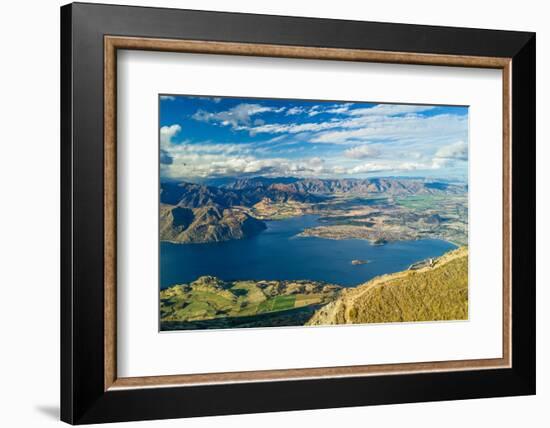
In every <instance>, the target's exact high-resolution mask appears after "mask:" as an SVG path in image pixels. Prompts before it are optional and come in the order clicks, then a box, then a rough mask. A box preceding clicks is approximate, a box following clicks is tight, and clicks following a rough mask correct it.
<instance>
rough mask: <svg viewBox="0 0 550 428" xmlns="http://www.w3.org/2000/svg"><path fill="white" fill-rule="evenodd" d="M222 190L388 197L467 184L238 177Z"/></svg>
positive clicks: (451, 189) (450, 190)
mask: <svg viewBox="0 0 550 428" xmlns="http://www.w3.org/2000/svg"><path fill="white" fill-rule="evenodd" d="M222 187H223V188H224V189H230V190H243V189H250V188H267V189H272V190H278V191H281V192H290V193H309V194H314V195H330V194H334V193H340V194H341V193H354V194H377V193H385V194H388V195H413V194H414V195H418V194H437V193H453V194H456V193H462V192H465V191H466V190H467V186H466V185H461V184H454V183H448V182H445V181H441V180H428V179H422V178H392V177H388V178H365V179H355V178H341V179H322V178H303V179H298V178H293V177H283V178H266V177H253V178H239V179H236V180H235V181H233V182H230V183H227V184H224V185H223V186H222Z"/></svg>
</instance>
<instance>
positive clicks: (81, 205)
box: [61, 3, 535, 424]
mask: <svg viewBox="0 0 550 428" xmlns="http://www.w3.org/2000/svg"><path fill="white" fill-rule="evenodd" d="M61 54H62V64H61V73H62V75H61V79H62V82H61V83H62V85H61V86H62V90H61V101H62V112H61V128H62V140H61V156H62V159H61V164H62V171H61V178H62V179H61V192H62V207H61V212H62V219H61V220H62V235H61V243H62V264H61V272H62V283H61V287H62V290H61V291H62V293H61V339H62V343H61V358H62V361H61V367H62V371H61V389H62V396H61V418H62V420H64V421H66V422H68V423H71V424H86V423H98V422H115V421H129V420H145V419H162V418H178V417H191V416H202V415H223V414H236V413H252V412H270V411H283V410H298V409H315V408H328V407H344V406H362V405H372V404H389V403H405V402H416V401H435V400H452V399H465V398H478V397H496V396H510V395H527V394H534V393H535V257H534V256H535V209H534V208H535V35H534V34H533V33H526V32H510V31H496V30H481V29H465V28H447V27H434V26H417V25H408V24H390V23H372V22H354V21H338V20H327V19H312V18H296V17H282V16H266V15H249V14H233V13H220V12H205V11H191V10H175V9H156V8H140V7H128V6H112V5H110V6H109V5H93V4H78V3H76V4H70V5H67V6H64V7H62V8H61Z"/></svg>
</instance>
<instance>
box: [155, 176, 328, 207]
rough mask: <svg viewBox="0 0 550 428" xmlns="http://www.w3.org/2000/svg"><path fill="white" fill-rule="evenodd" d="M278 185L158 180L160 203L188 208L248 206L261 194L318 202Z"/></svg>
mask: <svg viewBox="0 0 550 428" xmlns="http://www.w3.org/2000/svg"><path fill="white" fill-rule="evenodd" d="M277 186H278V184H277V185H275V184H273V185H271V186H268V187H265V186H262V185H251V186H250V187H246V188H242V189H240V188H236V189H233V188H228V187H215V186H205V185H203V184H195V183H187V182H183V183H161V189H160V191H161V194H160V201H161V203H163V204H170V205H178V206H181V207H187V208H199V207H203V206H206V205H212V204H215V205H219V206H221V207H233V206H246V207H251V206H253V205H255V204H257V203H258V202H260V201H262V200H263V199H264V198H269V199H270V200H272V201H273V202H288V201H295V202H310V203H314V202H319V201H320V198H319V197H318V196H316V195H310V194H308V193H307V192H301V191H296V190H294V189H292V188H288V189H287V188H278V187H277Z"/></svg>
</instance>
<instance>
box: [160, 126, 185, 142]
mask: <svg viewBox="0 0 550 428" xmlns="http://www.w3.org/2000/svg"><path fill="white" fill-rule="evenodd" d="M180 131H181V126H180V125H178V124H175V125H170V126H163V127H161V128H160V144H161V145H163V146H164V145H166V144H170V143H171V142H172V138H173V137H174V136H176V134H178V133H179V132H180Z"/></svg>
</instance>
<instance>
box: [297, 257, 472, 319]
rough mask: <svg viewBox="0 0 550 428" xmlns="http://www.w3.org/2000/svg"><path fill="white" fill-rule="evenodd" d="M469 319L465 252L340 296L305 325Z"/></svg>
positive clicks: (348, 290) (466, 258)
mask: <svg viewBox="0 0 550 428" xmlns="http://www.w3.org/2000/svg"><path fill="white" fill-rule="evenodd" d="M465 319H468V249H467V247H461V248H459V249H457V250H454V251H451V252H449V253H447V254H445V255H443V256H442V257H440V258H438V259H436V260H434V261H433V263H432V264H431V265H428V266H426V267H423V268H421V269H418V270H408V271H404V272H399V273H395V274H390V275H384V276H381V277H377V278H374V279H373V280H371V281H369V282H367V283H365V284H363V285H361V286H358V287H356V288H353V289H346V290H343V291H342V293H340V297H339V298H338V299H336V300H335V301H333V302H331V303H329V304H327V305H326V306H324V307H322V308H320V309H318V310H317V312H316V313H315V314H314V315H313V317H312V318H311V319H310V320H309V321H308V323H307V324H308V325H327V324H361V323H385V322H406V321H437V320H465Z"/></svg>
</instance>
